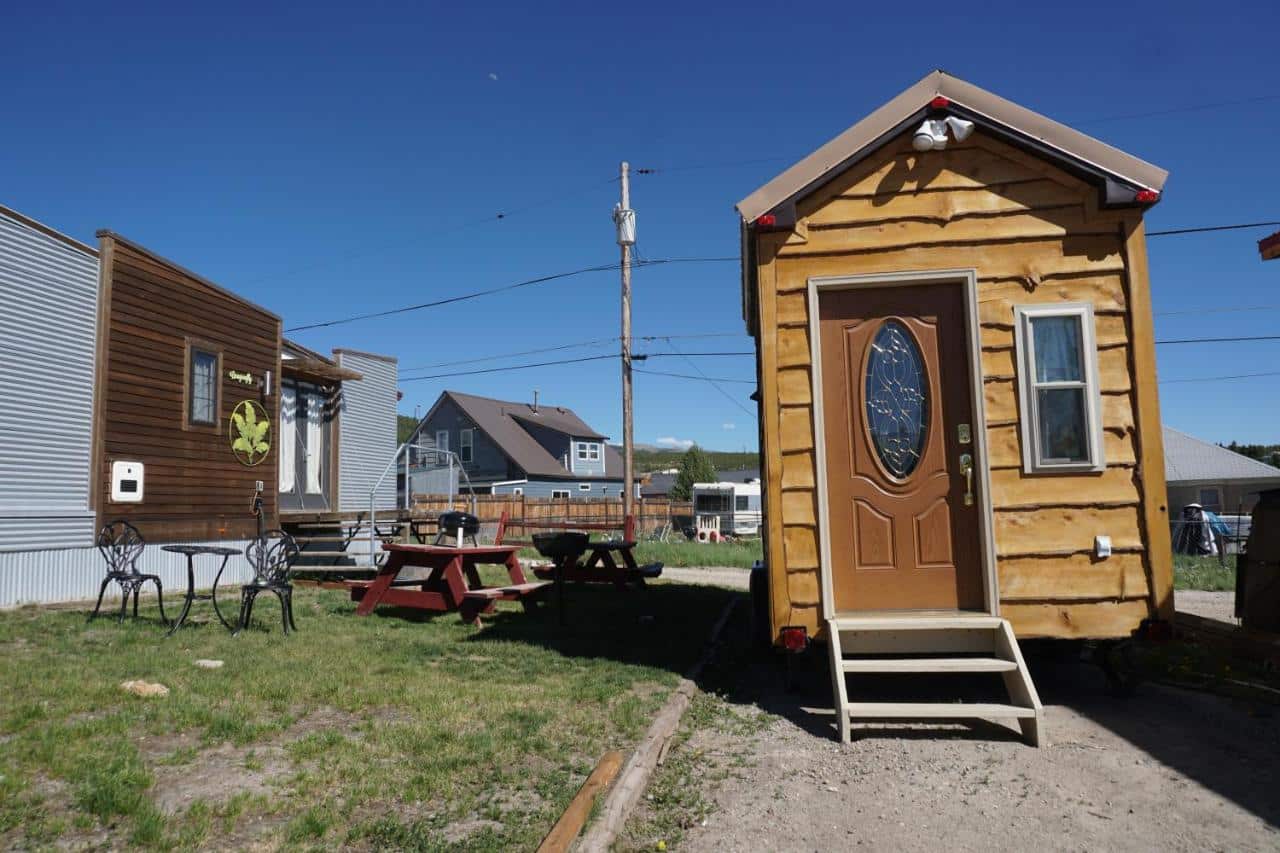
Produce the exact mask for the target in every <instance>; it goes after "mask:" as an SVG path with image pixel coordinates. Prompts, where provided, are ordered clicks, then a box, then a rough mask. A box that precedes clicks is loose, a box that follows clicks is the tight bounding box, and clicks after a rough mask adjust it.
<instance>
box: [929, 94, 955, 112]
mask: <svg viewBox="0 0 1280 853" xmlns="http://www.w3.org/2000/svg"><path fill="white" fill-rule="evenodd" d="M929 106H931V107H933V108H934V109H935V110H945V109H946V108H947V107H949V106H951V99H950V98H944V97H942V95H939V96H938V97H936V98H934V99H933V100H932V101H930V102H929Z"/></svg>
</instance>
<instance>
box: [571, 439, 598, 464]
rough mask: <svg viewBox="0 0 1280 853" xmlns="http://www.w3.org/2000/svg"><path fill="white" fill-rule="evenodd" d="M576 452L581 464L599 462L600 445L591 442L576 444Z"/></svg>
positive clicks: (577, 442) (578, 442)
mask: <svg viewBox="0 0 1280 853" xmlns="http://www.w3.org/2000/svg"><path fill="white" fill-rule="evenodd" d="M574 450H575V452H576V454H577V457H578V461H580V462H599V461H600V445H599V444H595V443H593V442H590V441H576V442H574Z"/></svg>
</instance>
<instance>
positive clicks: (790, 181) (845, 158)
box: [737, 71, 1169, 223]
mask: <svg viewBox="0 0 1280 853" xmlns="http://www.w3.org/2000/svg"><path fill="white" fill-rule="evenodd" d="M939 96H941V97H943V98H946V99H947V100H948V101H950V104H949V106H948V107H947V112H948V113H954V114H956V115H958V116H960V117H962V118H966V119H969V120H971V121H973V122H974V123H975V124H977V125H979V126H981V127H983V128H985V129H986V130H988V131H990V132H992V133H994V134H995V135H997V136H1001V137H1004V138H1005V139H1006V140H1007V141H1009V142H1011V143H1013V144H1015V145H1018V146H1020V147H1024V148H1030V149H1032V150H1034V151H1035V152H1037V153H1038V154H1040V155H1041V156H1044V157H1046V158H1048V159H1050V160H1054V161H1056V162H1058V163H1059V164H1060V165H1063V166H1064V167H1065V168H1068V170H1070V171H1074V172H1076V173H1080V174H1082V175H1083V176H1085V177H1088V178H1091V179H1093V180H1095V181H1096V182H1097V183H1098V184H1099V185H1100V186H1101V187H1102V188H1103V190H1104V192H1105V200H1106V202H1107V203H1110V204H1131V203H1133V201H1134V196H1135V195H1136V193H1137V192H1138V191H1139V190H1144V189H1146V190H1155V191H1157V192H1159V191H1160V190H1161V189H1162V188H1163V187H1164V182H1165V179H1166V178H1167V177H1168V176H1169V173H1168V172H1166V171H1165V170H1164V169H1161V168H1159V167H1158V166H1153V165H1152V164H1150V163H1147V162H1145V161H1143V160H1139V159H1138V158H1137V157H1134V156H1132V155H1130V154H1126V153H1125V152H1123V151H1121V150H1120V149H1118V148H1113V147H1112V146H1110V145H1107V144H1106V143H1105V142H1100V141H1098V140H1097V139H1094V138H1093V137H1091V136H1087V135H1085V134H1083V133H1081V132H1079V131H1078V130H1073V129H1072V128H1070V127H1067V126H1066V125H1064V124H1059V123H1058V122H1056V121H1054V120H1053V119H1050V118H1046V117H1045V116H1042V115H1040V114H1039V113H1036V112H1033V111H1031V110H1029V109H1027V108H1026V107H1021V106H1018V105H1017V104H1015V103H1013V102H1012V101H1006V100H1005V99H1004V98H1001V97H1000V96H998V95H994V94H992V93H991V92H988V91H986V90H985V89H981V88H979V87H977V86H975V85H973V84H972V83H966V82H965V81H964V80H961V79H960V78H958V77H952V76H951V75H950V74H947V73H946V72H945V71H934V72H932V73H931V74H929V75H927V76H926V77H925V78H924V79H923V80H921V81H920V82H919V83H916V84H915V85H914V86H912V87H911V88H909V89H907V90H906V91H905V92H903V93H902V94H900V95H898V96H897V97H896V98H894V99H893V100H892V101H889V102H888V103H887V104H885V105H884V106H882V107H880V108H879V109H877V110H876V111H875V112H873V113H871V115H869V116H867V117H866V118H864V119H863V120H862V121H860V122H858V123H857V124H855V125H854V126H853V127H851V128H849V129H848V130H846V131H845V132H844V133H842V134H840V135H839V136H837V137H836V138H835V139H833V140H831V141H830V142H828V143H827V144H826V145H823V146H822V147H821V148H819V149H818V150H817V151H815V152H813V153H812V154H810V155H809V156H808V157H806V158H804V159H803V160H801V161H800V162H799V163H796V164H795V165H794V166H792V167H791V168H789V169H787V170H786V171H785V172H783V173H782V174H780V175H778V176H777V177H776V178H774V179H773V180H771V181H769V183H767V184H765V185H764V186H762V187H760V189H758V190H756V191H755V192H753V193H752V194H751V195H749V196H747V197H746V198H744V199H743V200H742V201H740V202H738V205H737V207H738V212H739V213H741V214H742V218H743V219H744V220H745V221H746V222H748V223H751V222H755V220H756V219H758V218H759V217H760V216H762V215H763V214H766V213H769V212H771V211H773V210H775V209H777V208H778V207H780V206H782V205H784V204H787V203H790V202H795V201H796V200H797V199H799V198H801V197H803V196H805V195H808V194H809V193H810V192H812V191H813V190H815V189H817V188H818V187H819V186H821V185H822V184H824V183H826V182H827V181H829V180H831V179H832V178H834V177H836V176H837V175H839V174H840V173H841V172H843V171H845V170H846V169H848V168H849V167H850V166H852V165H853V164H854V163H856V162H857V161H858V160H860V159H862V158H863V157H865V156H866V155H868V154H870V153H871V152H873V151H875V150H876V149H877V148H879V147H880V146H882V145H884V144H885V143H886V142H888V141H889V140H890V139H892V138H893V137H895V136H897V135H898V134H899V133H902V132H904V131H906V130H909V129H910V128H911V127H912V126H913V125H915V124H918V123H919V122H920V121H922V120H923V119H924V117H925V115H926V114H928V111H929V102H930V101H932V100H933V99H934V98H936V97H939Z"/></svg>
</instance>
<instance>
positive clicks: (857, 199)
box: [738, 71, 1173, 741]
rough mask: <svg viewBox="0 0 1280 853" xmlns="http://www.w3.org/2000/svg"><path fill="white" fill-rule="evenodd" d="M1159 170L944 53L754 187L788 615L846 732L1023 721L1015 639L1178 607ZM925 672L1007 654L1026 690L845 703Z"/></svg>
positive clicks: (750, 291) (1085, 629)
mask: <svg viewBox="0 0 1280 853" xmlns="http://www.w3.org/2000/svg"><path fill="white" fill-rule="evenodd" d="M1165 177H1166V173H1165V172H1164V171H1163V170H1161V169H1159V168H1157V167H1155V166H1152V165H1150V164H1148V163H1145V162H1143V161H1141V160H1139V159H1137V158H1135V157H1132V156H1130V155H1128V154H1125V153H1123V152H1121V151H1118V150H1116V149H1114V148H1112V147H1110V146H1108V145H1105V144H1104V143H1101V142H1099V141H1097V140H1095V139H1092V138H1090V137H1088V136H1085V135H1084V134H1081V133H1078V132H1077V131H1074V130H1072V129H1070V128H1068V127H1065V126H1063V125H1061V124H1058V123H1057V122H1054V121H1052V120H1050V119H1047V118H1045V117H1044V116H1041V115H1038V114H1036V113H1034V112H1032V111H1030V110H1028V109H1025V108H1023V107H1020V106H1018V105H1016V104H1013V103H1010V102H1009V101H1006V100H1004V99H1002V98H999V97H997V96H995V95H993V94H991V93H990V92H986V91H984V90H982V89H980V88H978V87H976V86H973V85H971V84H969V83H966V82H964V81H961V80H958V79H956V78H955V77H952V76H950V75H947V74H945V73H943V72H941V71H938V72H934V73H932V74H930V75H928V76H927V77H925V78H924V79H923V80H921V81H920V82H919V83H917V84H916V85H914V86H912V87H911V88H910V89H908V90H907V91H905V92H903V93H902V94H901V95H899V96H898V97H896V98H894V99H893V100H892V101H890V102H889V103H887V104H885V105H884V106H883V107H881V108H880V109H878V110H876V111H875V112H874V113H872V114H871V115H870V116H868V117H867V118H865V119H864V120H862V121H860V122H858V123H857V124H856V125H854V126H853V127H851V128H850V129H849V130H847V131H845V132H844V133H842V134H841V135H840V136H838V137H836V138H835V139H833V140H832V141H831V142H829V143H827V144H826V145H824V146H823V147H822V148H820V149H818V150H817V151H816V152H814V153H813V154H812V155H810V156H809V157H806V158H805V159H804V160H802V161H800V162H799V163H797V164H796V165H794V166H792V167H791V168H789V169H787V170H786V171H785V172H783V173H782V174H781V175H779V176H778V177H776V178H774V179H773V180H772V181H770V182H769V183H767V184H766V185H764V186H763V187H761V188H760V189H758V190H756V191H755V192H754V193H752V194H751V195H750V196H748V197H747V198H746V199H744V200H743V201H742V202H740V203H739V204H738V210H739V212H740V214H741V216H742V220H743V224H742V239H743V244H742V245H743V308H744V315H745V319H746V322H747V327H748V330H749V332H750V334H752V335H753V336H754V338H755V340H756V352H757V370H758V378H759V383H760V386H759V387H760V434H761V452H762V456H763V457H764V459H765V460H766V465H765V469H764V475H763V479H764V483H765V490H764V492H765V495H764V500H765V505H766V511H765V518H766V521H767V526H766V531H765V535H766V549H765V556H766V564H767V572H768V580H769V583H768V599H769V612H770V622H771V626H772V635H773V638H774V641H775V642H776V643H783V642H784V640H786V639H793V638H788V637H787V633H788V632H787V631H786V630H784V629H791V631H792V633H793V634H794V632H799V631H803V632H805V633H807V634H808V635H809V636H810V637H812V636H818V637H821V638H823V639H827V640H828V641H829V645H830V648H831V654H832V666H833V678H834V680H835V682H836V689H837V697H838V701H839V702H840V703H841V705H842V707H843V711H844V713H842V714H841V715H840V718H841V721H842V722H841V726H840V729H841V733H842V735H843V736H844V737H845V738H846V739H847V737H848V734H849V720H850V719H851V718H853V719H859V718H884V717H905V718H922V717H931V716H932V717H964V716H1003V715H1007V716H1013V717H1017V718H1019V719H1020V720H1021V721H1022V725H1023V730H1024V732H1025V733H1026V734H1027V735H1028V737H1029V738H1030V739H1032V740H1033V741H1034V740H1035V739H1036V738H1037V724H1038V719H1039V701H1038V699H1037V698H1036V695H1035V688H1034V686H1033V685H1032V684H1031V681H1030V679H1029V677H1028V676H1027V674H1026V671H1025V667H1024V666H1023V664H1022V661H1021V655H1020V653H1019V651H1018V647H1017V643H1016V640H1015V639H1014V636H1015V634H1016V636H1017V637H1020V638H1025V637H1056V638H1121V637H1127V636H1129V635H1131V634H1132V633H1133V632H1134V631H1135V629H1137V628H1138V627H1139V626H1140V625H1141V623H1142V622H1143V621H1144V620H1148V619H1152V618H1168V617H1169V616H1171V612H1172V601H1173V600H1172V588H1173V587H1172V559H1171V555H1170V548H1169V526H1168V517H1167V508H1166V506H1165V482H1164V467H1163V459H1162V448H1161V425H1160V414H1159V407H1158V401H1157V395H1156V367H1155V352H1154V340H1153V335H1152V317H1151V303H1150V294H1149V285H1148V281H1147V258H1146V247H1145V240H1144V236H1143V214H1144V212H1145V210H1146V208H1147V207H1149V206H1150V205H1151V204H1152V203H1154V202H1155V201H1157V200H1158V199H1159V194H1160V191H1161V189H1162V186H1163V184H1164V180H1165ZM788 644H789V643H788ZM849 655H857V656H858V657H849ZM884 655H888V656H887V657H884ZM903 655H918V657H904V656H903ZM940 655H941V657H940ZM957 655H959V656H957ZM930 671H990V672H1002V673H1003V674H1004V676H1005V684H1006V687H1007V688H1008V692H1009V694H1010V697H1011V701H1012V704H1011V705H1007V706H1006V705H982V706H958V705H953V704H945V703H939V704H936V705H935V704H907V705H898V704H895V705H890V704H887V703H856V702H850V701H849V700H848V696H847V689H846V683H845V678H844V676H845V675H847V674H849V673H863V672H930Z"/></svg>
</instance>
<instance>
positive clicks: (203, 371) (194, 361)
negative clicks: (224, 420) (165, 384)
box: [191, 350, 218, 424]
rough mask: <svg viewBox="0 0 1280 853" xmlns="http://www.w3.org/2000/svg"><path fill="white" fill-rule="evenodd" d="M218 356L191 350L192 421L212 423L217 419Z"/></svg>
mask: <svg viewBox="0 0 1280 853" xmlns="http://www.w3.org/2000/svg"><path fill="white" fill-rule="evenodd" d="M217 371H218V357H217V356H216V355H214V354H213V353H208V352H204V351H202V350H192V351H191V422H192V423H198V424H211V423H213V422H214V421H215V420H216V419H217V413H216V412H215V411H214V409H215V408H216V405H217V385H216V384H215V383H216V382H217Z"/></svg>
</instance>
